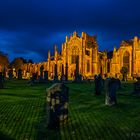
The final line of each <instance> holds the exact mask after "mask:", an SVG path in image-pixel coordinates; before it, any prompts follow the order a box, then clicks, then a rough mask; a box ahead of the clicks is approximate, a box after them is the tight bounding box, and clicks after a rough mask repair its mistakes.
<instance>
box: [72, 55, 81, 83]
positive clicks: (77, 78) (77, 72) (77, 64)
mask: <svg viewBox="0 0 140 140" xmlns="http://www.w3.org/2000/svg"><path fill="white" fill-rule="evenodd" d="M74 81H75V82H81V81H82V75H81V74H79V56H76V69H75V73H74Z"/></svg>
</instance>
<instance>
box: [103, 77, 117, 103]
mask: <svg viewBox="0 0 140 140" xmlns="http://www.w3.org/2000/svg"><path fill="white" fill-rule="evenodd" d="M117 82H118V81H117V80H116V79H115V78H107V79H106V80H105V88H106V98H105V104H106V105H108V106H113V105H116V104H117V100H116V90H117V89H118V83H117Z"/></svg>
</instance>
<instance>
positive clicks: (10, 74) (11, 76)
mask: <svg viewBox="0 0 140 140" xmlns="http://www.w3.org/2000/svg"><path fill="white" fill-rule="evenodd" d="M8 77H9V79H10V80H12V78H13V70H12V69H10V70H9V71H8Z"/></svg>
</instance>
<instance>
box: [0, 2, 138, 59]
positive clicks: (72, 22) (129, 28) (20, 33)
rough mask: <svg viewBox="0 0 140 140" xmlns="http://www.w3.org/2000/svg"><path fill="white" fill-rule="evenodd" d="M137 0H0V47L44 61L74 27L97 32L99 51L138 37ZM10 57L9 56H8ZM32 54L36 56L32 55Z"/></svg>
mask: <svg viewBox="0 0 140 140" xmlns="http://www.w3.org/2000/svg"><path fill="white" fill-rule="evenodd" d="M139 5H140V1H138V0H134V1H131V0H94V1H93V0H76V1H75V0H71V1H70V0H60V1H58V0H41V1H38V0H21V1H19V0H14V1H11V0H4V1H0V20H1V22H0V46H1V48H0V50H2V51H5V52H7V53H8V54H9V56H10V59H12V58H13V57H16V56H20V55H22V56H24V57H28V58H29V57H31V58H32V59H34V61H43V60H44V61H45V60H46V57H47V51H48V50H51V52H52V54H53V48H54V45H55V44H57V45H58V47H59V49H60V48H61V44H62V43H63V42H64V41H65V36H66V35H68V36H69V35H70V34H72V32H74V31H75V30H76V31H78V33H79V34H81V32H82V31H85V32H87V33H88V34H90V35H97V37H98V44H99V46H100V49H101V50H104V49H106V48H108V49H113V46H119V44H120V42H121V40H123V39H131V38H133V37H134V36H135V35H137V36H140V28H139V25H140V19H139V17H140V11H139ZM11 56H12V57H11ZM33 56H35V57H33Z"/></svg>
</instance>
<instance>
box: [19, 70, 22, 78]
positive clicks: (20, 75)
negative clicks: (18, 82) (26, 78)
mask: <svg viewBox="0 0 140 140" xmlns="http://www.w3.org/2000/svg"><path fill="white" fill-rule="evenodd" d="M18 79H22V70H21V69H18Z"/></svg>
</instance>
